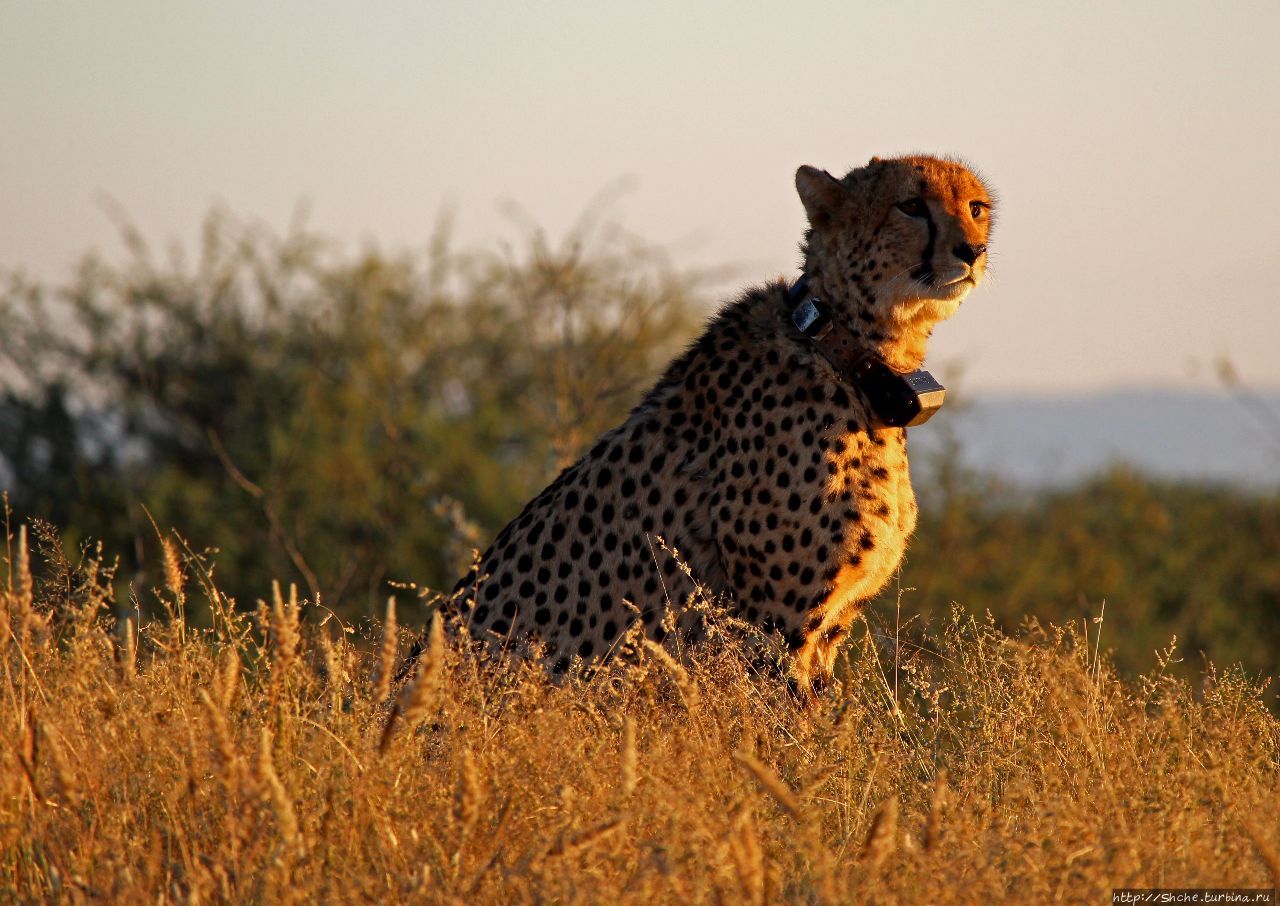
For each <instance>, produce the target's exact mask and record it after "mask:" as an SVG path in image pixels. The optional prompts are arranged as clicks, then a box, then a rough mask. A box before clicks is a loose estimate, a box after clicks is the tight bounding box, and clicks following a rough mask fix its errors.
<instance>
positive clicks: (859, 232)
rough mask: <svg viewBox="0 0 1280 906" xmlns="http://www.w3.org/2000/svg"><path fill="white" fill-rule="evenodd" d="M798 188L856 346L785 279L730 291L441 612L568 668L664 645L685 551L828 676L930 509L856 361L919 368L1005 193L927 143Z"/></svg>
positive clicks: (737, 604)
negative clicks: (840, 342)
mask: <svg viewBox="0 0 1280 906" xmlns="http://www.w3.org/2000/svg"><path fill="white" fill-rule="evenodd" d="M796 188H797V190H798V192H799V195H800V200H801V202H802V203H803V205H804V209H805V212H806V214H807V216H808V221H809V229H808V230H807V231H806V233H805V237H804V241H803V242H802V244H801V251H802V253H803V261H804V270H803V280H804V282H805V286H804V292H805V294H806V295H810V296H811V297H813V298H817V299H820V300H821V301H822V303H823V305H824V307H825V308H826V310H827V314H828V316H829V318H830V320H831V322H832V323H833V324H834V325H837V326H838V329H839V330H840V331H841V332H842V335H843V336H844V337H845V340H846V342H847V345H848V346H849V347H850V349H849V350H848V355H847V358H845V359H841V358H840V356H839V355H833V354H832V352H831V350H829V349H824V347H823V345H822V344H821V343H816V342H815V341H814V339H813V338H812V337H811V336H809V335H806V333H804V332H802V331H801V329H799V328H798V327H797V325H796V323H794V322H793V320H792V313H793V311H794V310H795V308H796V302H795V296H794V294H792V293H791V287H789V286H788V285H787V283H785V282H783V281H780V280H779V281H775V282H773V283H769V284H766V285H763V286H758V287H755V288H752V289H750V290H748V291H746V292H745V293H744V294H743V295H742V296H741V297H739V298H738V299H737V300H736V301H734V302H731V303H729V304H727V305H725V306H724V307H723V308H722V309H721V310H720V312H719V313H718V314H717V315H716V316H715V317H714V318H712V320H711V322H710V323H709V325H708V326H707V328H706V330H705V331H704V332H703V334H702V335H701V336H700V337H699V338H698V339H697V340H696V341H695V342H694V343H693V344H692V345H691V346H690V347H689V348H688V349H687V350H686V351H685V352H684V354H683V355H681V356H680V357H679V358H677V359H676V360H675V361H673V362H672V363H671V364H670V366H668V368H667V370H666V372H665V373H664V374H663V376H662V378H661V379H660V380H659V381H658V383H657V384H656V385H654V387H653V388H652V389H650V390H649V392H648V393H647V394H646V395H645V396H644V399H643V400H642V401H641V402H640V404H639V405H638V406H636V408H635V409H634V410H633V411H632V412H631V414H630V416H629V417H628V418H627V420H626V421H625V422H623V423H622V424H621V425H619V426H617V427H616V428H614V429H612V430H611V431H608V432H606V433H605V434H604V435H603V436H602V437H600V438H599V440H598V441H597V442H596V443H595V445H594V446H592V448H591V449H590V451H589V452H587V454H586V455H584V456H583V457H582V458H581V459H580V460H578V462H576V463H574V464H573V465H572V466H570V467H569V468H567V469H565V470H564V472H562V473H561V474H560V476H559V477H558V478H556V479H555V481H553V482H552V483H551V484H550V485H549V486H548V487H547V488H546V489H544V490H543V491H542V492H541V493H540V494H538V496H537V497H535V498H534V499H533V500H532V501H531V502H530V503H529V504H528V505H527V506H526V507H525V508H524V510H523V511H522V512H521V513H520V515H519V516H517V517H516V519H515V520H513V521H512V522H511V523H510V524H509V525H507V526H506V528H504V529H503V530H502V531H501V532H500V533H499V534H498V537H497V539H496V540H495V541H494V542H493V545H492V546H491V547H490V548H489V549H488V550H487V551H485V553H484V554H483V556H482V557H481V558H480V559H479V561H478V562H477V564H476V567H475V568H474V569H473V570H472V571H471V572H469V573H468V574H467V575H466V576H464V577H463V578H462V579H461V580H459V582H458V583H457V585H456V586H455V588H454V590H453V593H452V595H451V596H450V598H449V602H448V605H447V606H449V607H452V608H455V609H456V612H457V615H458V616H459V618H460V620H461V621H462V622H463V623H464V624H465V625H466V627H467V631H468V632H469V633H470V634H471V635H472V636H474V637H476V638H477V639H482V640H487V641H488V642H489V643H491V646H492V647H493V648H494V649H495V650H503V651H506V650H511V648H512V645H513V644H515V643H522V642H527V641H531V640H537V641H538V643H539V644H540V646H541V648H542V650H543V651H544V652H546V655H547V659H548V664H549V666H552V667H553V669H561V670H562V669H564V668H565V667H567V666H568V665H569V664H570V662H571V661H572V659H573V658H575V657H576V658H580V659H581V660H582V661H584V662H587V663H592V662H598V661H600V660H602V659H604V658H607V657H608V656H609V655H610V654H611V653H612V652H613V650H614V648H615V647H616V646H617V644H618V642H619V640H620V639H621V638H622V637H623V636H624V634H625V633H626V632H627V630H628V629H629V628H630V627H631V626H632V624H634V623H635V622H637V621H639V623H640V630H641V631H643V632H644V634H645V635H646V636H648V637H649V638H651V639H653V640H655V641H657V642H663V641H664V640H665V639H666V638H667V637H668V634H669V631H670V627H672V626H673V625H676V622H677V621H676V620H675V619H674V617H675V614H674V613H673V609H679V608H681V606H682V602H683V601H684V600H685V599H686V598H687V596H688V595H690V594H691V593H692V592H693V591H694V585H693V582H692V580H691V579H690V578H689V576H688V575H686V573H685V572H684V571H683V570H682V569H681V568H680V563H678V562H677V560H676V559H675V558H674V557H672V556H671V554H670V553H669V550H676V551H679V553H680V558H681V559H682V560H683V561H684V563H685V564H687V566H688V567H689V568H690V570H691V572H692V574H693V576H695V577H696V578H697V580H698V581H699V582H700V583H701V584H702V585H704V586H706V587H707V588H709V589H711V590H712V591H713V592H714V593H715V594H716V596H717V598H718V600H720V601H722V602H723V604H724V606H725V607H726V608H728V610H729V611H730V612H731V613H732V614H733V615H734V616H736V617H738V618H740V619H742V620H744V621H746V622H747V623H749V624H752V625H754V626H757V627H759V628H760V629H762V630H763V631H765V632H766V633H777V634H780V636H781V638H782V639H783V640H784V642H785V645H786V648H787V649H788V651H789V658H788V661H789V672H790V674H791V680H792V681H793V682H794V683H795V684H796V685H798V686H799V687H801V688H805V689H808V688H813V687H814V686H815V685H819V684H821V683H822V682H823V681H825V680H826V679H828V678H829V677H830V675H831V671H832V666H833V661H834V658H835V654H836V651H837V649H838V646H839V642H840V640H841V639H843V638H844V637H846V636H847V635H848V629H849V626H850V624H851V622H852V621H853V619H854V618H855V616H856V615H857V613H858V611H859V609H860V607H861V606H862V605H863V603H864V602H865V601H867V600H868V599H870V598H871V597H873V596H874V595H875V594H876V593H877V592H879V591H880V589H881V588H883V587H884V585H885V584H886V583H887V582H888V581H889V579H890V578H891V576H892V575H893V573H894V572H895V571H896V570H897V568H898V565H899V563H900V562H901V560H902V557H903V553H904V551H905V550H906V546H907V539H908V538H909V537H910V536H911V533H912V532H913V531H914V529H915V525H916V517H917V508H916V501H915V496H914V494H913V492H912V488H911V481H910V477H909V473H908V466H907V438H906V430H905V429H904V428H903V427H898V426H896V424H895V423H894V420H893V419H888V420H886V419H885V418H884V417H883V414H882V412H878V411H877V409H878V407H879V408H882V407H883V401H880V400H876V399H874V396H875V391H874V389H869V384H868V382H867V381H865V380H861V379H858V377H857V375H855V374H851V373H850V370H849V367H848V366H849V363H851V362H854V361H857V362H870V363H875V364H876V365H877V366H878V367H881V368H884V369H885V370H886V371H887V372H888V373H889V374H891V375H908V374H909V373H911V372H914V371H916V370H918V369H919V368H920V367H921V365H922V363H923V361H924V358H925V347H926V344H927V341H928V339H929V336H930V334H931V332H932V330H933V328H934V326H935V325H936V324H937V323H938V322H939V321H941V320H943V319H945V318H948V317H950V316H951V315H952V314H954V313H955V311H956V310H957V308H959V306H960V304H961V302H962V301H963V300H964V298H965V297H966V296H967V295H968V293H969V292H970V291H971V290H972V289H973V288H974V287H976V286H977V285H978V284H979V283H981V282H982V279H983V277H984V276H985V273H986V266H987V243H988V238H989V233H990V229H991V221H992V213H993V201H992V195H991V193H990V192H989V191H988V189H987V188H986V186H985V185H984V184H983V182H982V181H981V180H980V179H979V178H978V177H977V176H976V175H974V173H973V172H972V171H971V170H969V169H968V168H967V167H966V166H964V165H962V164H960V163H958V162H955V161H952V160H943V159H938V158H934V157H924V156H911V157H902V158H895V159H885V160H881V159H879V158H873V159H872V160H871V161H870V163H868V164H867V165H866V166H864V167H860V168H857V169H855V170H852V171H850V172H849V173H848V174H846V175H845V176H844V177H843V178H841V179H837V178H835V177H833V176H831V175H830V174H829V173H826V172H825V171H822V170H817V169H815V168H813V167H807V166H805V167H801V168H800V169H799V170H798V171H797V172H796ZM658 538H661V539H663V541H665V547H664V546H663V545H659V544H657V543H656V540H657V539H658ZM411 657H412V655H411Z"/></svg>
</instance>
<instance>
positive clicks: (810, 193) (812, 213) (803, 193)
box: [796, 165, 846, 226]
mask: <svg viewBox="0 0 1280 906" xmlns="http://www.w3.org/2000/svg"><path fill="white" fill-rule="evenodd" d="M796 191H797V192H799V193H800V201H801V203H802V204H804V212H805V213H806V214H808V215H809V223H810V224H812V225H814V226H817V225H818V224H819V223H822V222H825V221H827V220H829V219H831V215H832V214H834V213H835V212H836V210H837V209H838V208H839V207H840V204H841V202H843V201H844V198H845V194H846V193H845V188H844V185H843V184H842V183H841V182H840V180H838V179H836V178H835V177H834V176H832V175H831V174H830V173H828V172H827V171H826V170H819V169H818V168H817V167H810V166H808V165H806V166H803V167H801V168H800V169H799V170H796Z"/></svg>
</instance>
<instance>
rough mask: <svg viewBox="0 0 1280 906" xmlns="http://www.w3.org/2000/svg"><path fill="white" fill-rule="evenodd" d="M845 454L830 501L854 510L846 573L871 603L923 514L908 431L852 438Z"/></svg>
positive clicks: (846, 534) (846, 537)
mask: <svg viewBox="0 0 1280 906" xmlns="http://www.w3.org/2000/svg"><path fill="white" fill-rule="evenodd" d="M846 449H847V451H848V452H847V453H846V454H845V455H843V456H839V457H833V459H834V460H835V461H834V463H833V465H834V466H835V470H834V475H833V477H832V483H831V490H832V491H833V492H834V493H831V494H830V496H831V497H832V498H834V499H835V500H846V501H848V502H849V504H850V506H849V507H848V509H847V511H846V515H848V516H849V519H850V523H851V524H850V525H849V526H848V530H846V531H845V532H844V537H843V539H842V544H841V549H842V552H843V554H844V561H845V567H846V568H845V569H844V570H842V572H843V573H844V576H845V577H846V581H853V582H854V583H855V584H856V585H857V586H858V592H857V596H858V597H869V596H870V595H873V594H875V593H876V592H877V591H879V590H880V589H881V588H883V587H884V585H885V583H887V582H888V581H889V580H890V578H892V576H893V574H894V573H895V572H896V571H897V569H898V566H899V564H900V563H901V562H902V557H903V555H904V553H905V552H906V547H907V540H908V538H909V537H910V535H911V533H912V532H913V531H914V530H915V525H916V518H917V512H918V510H917V506H916V499H915V493H914V491H913V490H912V487H911V476H910V472H909V469H908V465H907V451H906V439H905V433H904V432H903V431H901V430H898V431H886V432H880V433H876V434H858V435H850V436H849V437H848V438H847V439H846Z"/></svg>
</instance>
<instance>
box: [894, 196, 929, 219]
mask: <svg viewBox="0 0 1280 906" xmlns="http://www.w3.org/2000/svg"><path fill="white" fill-rule="evenodd" d="M897 208H898V210H899V211H901V212H902V213H904V214H906V215H907V216H908V217H923V216H924V214H925V206H924V202H923V201H921V200H920V199H919V198H908V199H907V200H906V201H900V202H898V204H897Z"/></svg>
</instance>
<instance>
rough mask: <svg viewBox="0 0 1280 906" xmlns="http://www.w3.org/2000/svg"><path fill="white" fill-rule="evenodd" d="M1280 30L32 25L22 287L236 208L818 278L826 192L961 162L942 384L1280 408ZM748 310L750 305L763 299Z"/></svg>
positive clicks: (332, 225)
mask: <svg viewBox="0 0 1280 906" xmlns="http://www.w3.org/2000/svg"><path fill="white" fill-rule="evenodd" d="M1278 44H1280V3H1277V2H1275V0H1270V2H1260V3H1244V2H1215V3H1212V4H1210V3H1207V2H1204V3H1190V2H1183V0H1166V2H1160V3H1144V4H1138V3H1120V2H1109V3H1078V4H1071V5H1070V6H1068V5H1067V4H1049V3H1032V2H1010V3H978V2H966V3H948V4H944V3H912V2H887V0H881V2H878V3H874V4H873V3H852V2H842V3H807V4H806V3H799V2H792V3H785V4H783V3H778V4H765V3H750V2H741V0H739V2H734V3H715V4H712V3H693V2H690V0H683V2H646V3H632V4H622V3H616V2H603V0H596V2H590V3H569V2H558V3H553V2H543V3H537V4H535V3H514V2H477V3H447V4H446V3H423V2H416V3H391V2H377V3H360V4H357V3H327V2H315V0H307V2H270V3H262V2H241V0H222V2H218V3H199V4H197V3H191V2H185V0H164V2H124V0H121V2H114V3H101V2H83V3H43V2H16V0H0V267H10V268H12V267H18V266H20V267H23V268H25V269H26V270H28V271H29V272H30V273H33V274H35V275H37V276H40V277H43V278H52V279H58V278H61V277H64V276H67V275H68V274H69V273H70V268H71V265H72V263H73V262H74V261H75V260H76V259H77V258H78V257H79V256H80V255H81V254H82V253H83V252H85V251H87V250H88V249H90V248H98V249H100V250H102V251H103V252H105V253H106V254H108V255H119V254H121V252H120V247H119V243H118V240H117V239H116V237H115V230H114V227H113V226H112V224H111V221H110V219H109V218H108V216H107V215H106V214H105V213H104V211H103V207H102V204H101V202H100V199H101V198H102V197H104V196H110V197H111V198H113V199H115V200H116V201H118V202H119V204H120V205H121V206H122V207H123V208H124V210H125V211H127V212H128V214H129V216H130V217H131V218H132V220H133V221H134V222H135V223H136V224H137V225H138V226H139V227H140V228H141V229H142V231H143V233H144V234H145V235H146V236H148V237H149V238H151V239H152V240H153V241H156V242H157V243H159V244H161V245H163V244H165V243H167V242H169V241H170V240H177V241H179V242H182V243H184V244H186V245H187V246H188V248H194V247H195V245H196V243H197V240H198V231H197V225H198V224H199V222H200V220H201V218H202V216H203V215H204V214H205V213H206V212H207V211H208V210H209V208H210V207H211V206H212V205H214V204H223V205H225V206H227V207H228V208H230V210H231V211H233V212H234V213H236V214H238V215H241V216H243V217H245V218H249V219H260V220H262V221H265V222H266V223H268V224H270V225H272V226H274V227H275V228H276V229H277V230H280V231H284V230H286V229H287V227H288V224H289V222H290V219H291V216H292V214H293V212H294V210H295V209H296V207H297V206H298V204H299V203H300V202H307V203H308V204H309V205H310V209H311V216H310V219H309V223H310V224H311V225H312V226H314V227H316V228H318V229H319V230H321V231H323V232H325V233H328V234H330V235H333V236H336V237H338V238H340V239H342V240H345V241H347V242H348V243H349V244H350V246H351V247H352V248H357V247H358V246H359V245H360V244H361V243H363V242H366V241H369V240H376V241H377V242H378V244H379V245H380V246H381V247H382V248H384V249H387V250H400V249H405V248H420V247H423V246H424V245H425V243H426V240H427V239H428V237H429V236H430V235H431V232H432V228H433V225H434V224H435V222H436V220H437V217H438V216H439V214H440V212H441V210H442V209H443V208H445V207H446V206H450V205H452V206H454V207H455V208H456V209H457V213H458V230H457V235H458V239H459V242H460V244H462V245H476V244H479V245H484V244H492V243H494V242H495V241H497V240H498V239H499V238H502V237H507V238H510V237H512V236H514V235H516V233H517V232H518V231H517V229H516V228H515V227H514V226H513V225H512V223H511V221H510V220H509V219H508V218H507V217H506V216H505V215H504V214H503V213H502V212H501V209H502V205H503V202H504V201H506V200H511V201H515V202H516V203H518V204H519V205H520V207H522V208H523V209H524V210H526V211H527V212H528V213H529V214H530V215H531V216H532V217H533V218H535V219H536V220H537V221H538V222H540V223H541V224H542V225H543V226H545V227H546V228H547V230H548V231H549V232H550V233H551V235H552V236H553V237H554V236H558V235H563V233H564V231H565V230H566V229H567V228H568V227H569V226H570V225H571V224H572V223H573V222H574V221H575V219H576V218H577V217H578V215H579V214H580V213H581V212H582V211H583V209H584V207H585V206H586V205H587V204H588V203H589V202H590V201H591V199H592V198H594V197H595V196H597V195H598V194H599V193H600V192H601V191H602V190H605V189H607V188H608V187H609V186H611V185H614V184H616V183H617V181H618V180H619V179H627V180H630V181H631V182H632V186H633V187H632V188H631V189H630V190H629V191H628V192H626V193H624V194H623V195H622V197H621V198H620V200H618V201H617V202H616V203H615V204H614V206H613V208H612V213H613V216H614V217H615V218H616V219H618V220H620V221H621V222H622V223H623V224H624V225H625V226H627V227H628V228H629V229H630V230H631V231H632V232H634V233H637V234H639V235H640V236H642V237H644V238H646V239H648V240H651V241H652V242H654V243H655V244H657V245H659V246H662V247H664V248H667V249H669V250H670V251H671V253H672V255H673V257H674V260H675V261H676V262H677V263H679V264H687V265H698V266H704V265H720V264H732V265H734V266H735V268H736V269H735V271H734V273H735V275H737V276H736V278H735V283H736V284H746V283H751V282H756V281H758V280H763V279H768V278H772V277H774V276H777V275H778V274H780V273H781V274H787V275H789V276H794V275H795V265H796V261H797V252H796V244H797V242H798V240H799V238H800V234H801V231H802V230H803V226H804V222H803V216H802V212H801V208H800V204H799V202H798V200H797V199H796V197H795V193H794V188H793V174H794V172H795V168H796V167H797V166H798V165H800V164H803V163H809V164H813V165H816V166H821V167H824V168H826V169H828V170H831V171H832V172H833V173H836V174H837V175H839V174H841V173H843V172H844V171H845V170H847V169H848V168H850V167H852V166H855V165H860V164H862V163H864V162H865V161H866V160H867V159H868V158H869V157H870V156H872V155H873V154H879V155H882V156H887V155H890V154H894V153H901V152H907V151H931V152H944V153H953V154H958V155H960V156H962V157H964V158H965V159H967V160H969V161H970V162H972V163H973V164H974V165H975V166H976V167H977V168H978V169H979V170H980V171H981V172H983V173H984V174H985V175H986V176H987V177H988V178H989V181H990V182H991V184H992V185H993V186H994V187H995V188H996V190H997V193H998V195H999V197H1000V199H1001V205H1000V210H999V219H998V222H997V229H996V233H995V235H994V238H993V241H992V248H993V258H992V261H993V266H992V269H993V279H992V282H991V284H990V285H988V286H986V287H983V288H982V289H980V290H979V291H977V292H976V293H974V294H973V295H972V296H971V297H970V299H969V300H968V301H967V302H966V303H965V305H964V306H963V307H962V308H961V310H960V313H959V314H958V315H957V316H956V318H955V319H954V320H953V321H952V322H949V323H948V324H945V325H943V326H942V327H941V328H940V329H939V330H938V332H937V334H936V335H935V338H934V341H933V345H932V349H931V354H930V360H929V365H930V367H931V368H935V370H942V369H943V366H947V365H950V364H956V363H959V364H962V365H963V366H964V371H965V373H964V379H963V385H964V387H965V388H967V389H970V390H980V391H1026V390H1032V391H1054V390H1056V391H1062V392H1072V391H1080V390H1087V389H1096V388H1102V387H1107V386H1112V385H1116V384H1125V385H1133V384H1142V385H1199V386H1212V385H1213V384H1214V383H1215V377H1214V369H1213V367H1212V363H1213V361H1214V360H1215V359H1216V358H1218V357H1219V356H1223V355H1226V356H1229V357H1230V358H1231V359H1232V361H1233V362H1234V363H1235V365H1236V367H1237V369H1238V370H1239V371H1240V373H1241V374H1242V376H1243V377H1244V378H1245V379H1246V380H1247V381H1249V382H1251V383H1254V384H1256V385H1259V386H1268V385H1269V386H1275V385H1280V355H1277V346H1278V345H1280V342H1278V341H1280V318H1278V317H1277V306H1278V303H1280V290H1278V289H1277V285H1278V284H1277V280H1276V273H1277V271H1278V270H1280V178H1278V177H1277V172H1278V170H1277V165H1278V164H1280V46H1278ZM733 288H734V284H730V285H729V286H726V287H725V291H726V292H732V291H733Z"/></svg>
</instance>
